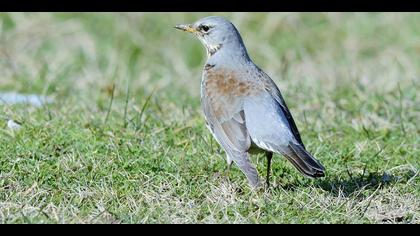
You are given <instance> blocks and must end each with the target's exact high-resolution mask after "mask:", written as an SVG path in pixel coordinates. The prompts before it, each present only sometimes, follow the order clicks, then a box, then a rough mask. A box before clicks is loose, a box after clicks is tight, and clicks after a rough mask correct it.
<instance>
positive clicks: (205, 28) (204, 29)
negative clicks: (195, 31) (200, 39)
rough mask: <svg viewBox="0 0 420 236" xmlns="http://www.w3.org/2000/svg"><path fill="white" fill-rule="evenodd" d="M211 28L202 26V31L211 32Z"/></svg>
mask: <svg viewBox="0 0 420 236" xmlns="http://www.w3.org/2000/svg"><path fill="white" fill-rule="evenodd" d="M209 29H210V27H208V26H207V25H200V30H202V31H204V32H207V31H209Z"/></svg>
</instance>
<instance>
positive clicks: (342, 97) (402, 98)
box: [0, 13, 420, 223]
mask: <svg viewBox="0 0 420 236" xmlns="http://www.w3.org/2000/svg"><path fill="white" fill-rule="evenodd" d="M208 15H222V16H225V17H227V18H228V19H230V20H231V21H232V22H233V23H234V24H235V25H236V26H237V28H238V29H239V31H240V32H241V34H242V37H243V39H244V42H245V44H246V46H247V48H248V51H249V53H250V56H251V57H252V58H253V60H254V61H255V62H256V64H258V65H259V66H260V67H261V68H263V69H264V70H265V71H266V72H267V73H268V74H269V75H270V76H271V77H272V78H273V80H274V81H275V82H276V83H277V85H278V86H279V88H280V90H281V91H282V93H283V96H284V97H285V100H286V102H287V103H288V105H289V108H290V110H291V112H292V114H293V115H294V118H295V121H296V123H297V126H298V127H299V130H300V131H301V135H302V139H303V141H304V142H305V144H306V146H307V149H308V150H309V151H310V152H311V153H312V154H313V155H314V156H316V157H317V158H318V159H319V160H320V161H321V162H322V163H323V165H324V166H325V167H326V170H327V172H326V177H325V178H322V179H318V180H311V179H306V178H304V177H303V176H301V175H300V174H299V173H298V172H297V171H296V170H295V169H294V167H293V166H292V165H291V164H290V163H289V162H287V161H286V160H285V158H283V157H281V156H279V155H275V156H274V158H273V165H272V173H273V174H272V177H271V183H272V187H271V188H270V189H267V190H265V191H252V190H251V189H250V188H249V187H248V184H247V180H246V178H245V177H244V176H243V174H242V173H241V172H240V171H239V170H238V169H237V168H236V167H233V168H232V169H231V171H230V173H229V175H228V176H226V174H225V171H226V160H225V154H224V152H223V151H222V149H221V148H220V147H219V146H218V144H217V143H216V141H215V140H214V139H213V138H212V136H211V134H210V133H209V132H208V130H207V128H206V127H205V122H204V119H203V115H202V112H201V109H200V80H201V70H202V68H203V65H204V63H205V60H206V54H205V51H204V48H203V47H202V46H201V44H200V42H199V41H198V40H196V39H194V38H193V37H192V36H191V35H188V34H186V33H183V32H180V31H177V30H175V29H174V28H173V26H174V25H175V24H178V23H187V22H193V21H195V20H198V19H199V18H201V17H204V16H208ZM419 23H420V14H418V13H328V14H326V13H301V14H299V13H270V14H266V13H0V71H1V72H0V94H1V93H6V92H18V93H21V94H38V95H43V96H48V97H51V99H52V100H53V102H52V103H50V104H45V105H43V106H41V107H36V106H31V105H28V104H14V105H11V104H3V105H1V104H0V119H1V120H0V138H1V141H0V223H420V178H419V167H420V162H419V157H420V123H419V121H420V95H419V94H420V40H419V39H420V27H418V26H419ZM9 119H13V120H15V121H16V122H20V123H22V127H21V128H20V129H19V130H12V129H10V128H9V127H8V126H7V121H8V120H9ZM252 161H253V162H254V163H255V164H256V165H257V166H258V170H259V172H260V174H261V175H262V176H263V177H265V171H266V160H265V157H264V156H263V155H254V156H253V159H252Z"/></svg>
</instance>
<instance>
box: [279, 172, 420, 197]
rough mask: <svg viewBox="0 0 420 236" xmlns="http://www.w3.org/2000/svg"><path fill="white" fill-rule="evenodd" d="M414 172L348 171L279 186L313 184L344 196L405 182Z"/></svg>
mask: <svg viewBox="0 0 420 236" xmlns="http://www.w3.org/2000/svg"><path fill="white" fill-rule="evenodd" d="M415 175H416V173H415V172H414V171H412V170H410V171H407V172H405V173H401V174H400V175H398V176H395V175H392V174H388V173H386V172H383V173H378V172H374V173H368V174H365V175H360V176H353V175H352V174H350V173H348V177H347V178H344V179H343V178H342V177H335V178H334V177H330V178H325V179H321V180H316V181H315V182H312V181H305V182H304V183H294V184H286V185H281V184H280V185H279V186H278V187H279V188H283V189H284V190H287V191H295V190H296V189H298V188H301V187H309V186H313V187H316V188H321V189H323V190H324V191H328V192H330V193H332V194H334V195H339V194H340V195H343V196H345V197H350V196H354V195H355V194H358V193H360V192H361V191H363V190H376V189H381V188H384V187H387V186H392V185H393V184H395V183H397V182H398V183H402V184H404V183H407V181H408V180H410V179H411V178H413V177H414V176H415Z"/></svg>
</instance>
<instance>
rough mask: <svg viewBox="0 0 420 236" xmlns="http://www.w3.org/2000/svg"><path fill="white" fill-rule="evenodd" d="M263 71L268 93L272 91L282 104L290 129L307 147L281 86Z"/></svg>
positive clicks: (279, 103)
mask: <svg viewBox="0 0 420 236" xmlns="http://www.w3.org/2000/svg"><path fill="white" fill-rule="evenodd" d="M261 72H262V70H261ZM262 73H263V75H264V76H263V82H264V84H265V85H264V87H265V89H266V91H267V92H268V93H270V95H271V96H272V97H273V98H274V99H275V100H276V102H277V103H278V105H279V106H280V108H281V110H282V111H283V113H284V115H285V117H286V119H287V122H288V123H289V126H290V129H291V131H292V133H293V136H294V137H295V139H296V141H298V142H299V144H300V145H302V146H303V147H305V145H304V144H303V142H302V138H301V137H300V133H299V130H298V128H297V126H296V123H295V121H294V120H293V117H292V114H291V113H290V111H289V108H288V107H287V105H286V102H285V101H284V99H283V96H282V95H281V93H280V90H279V88H278V87H277V85H276V84H275V83H274V81H273V80H272V79H271V78H270V77H269V76H268V75H267V74H265V73H264V72H262Z"/></svg>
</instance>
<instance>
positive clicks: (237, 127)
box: [201, 74, 260, 187]
mask: <svg viewBox="0 0 420 236" xmlns="http://www.w3.org/2000/svg"><path fill="white" fill-rule="evenodd" d="M209 76H210V75H204V77H203V83H202V85H201V105H202V108H203V111H204V115H205V118H206V122H207V127H208V128H209V129H210V131H211V132H212V134H213V136H214V137H215V139H216V140H217V142H218V143H219V144H220V145H221V146H222V147H223V149H224V150H225V151H226V154H227V155H228V157H229V159H231V160H233V161H234V162H235V164H236V165H237V166H238V167H239V169H241V171H242V172H243V173H244V174H245V175H246V177H247V178H248V181H249V182H250V184H251V185H252V186H254V187H256V186H258V185H259V184H260V180H259V175H258V172H257V169H256V168H255V166H254V165H253V164H252V163H251V161H250V159H249V153H248V152H247V151H248V150H249V148H250V146H251V137H250V136H249V132H248V130H247V128H246V124H245V114H244V109H243V101H242V98H241V97H240V96H235V95H233V94H232V90H231V89H229V86H231V85H232V86H233V85H234V84H235V81H233V80H230V79H229V76H228V77H226V78H224V77H225V75H223V76H222V77H221V76H220V75H217V76H216V75H214V74H213V75H211V76H213V78H211V77H209ZM229 81H231V82H229ZM207 82H209V83H207Z"/></svg>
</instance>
